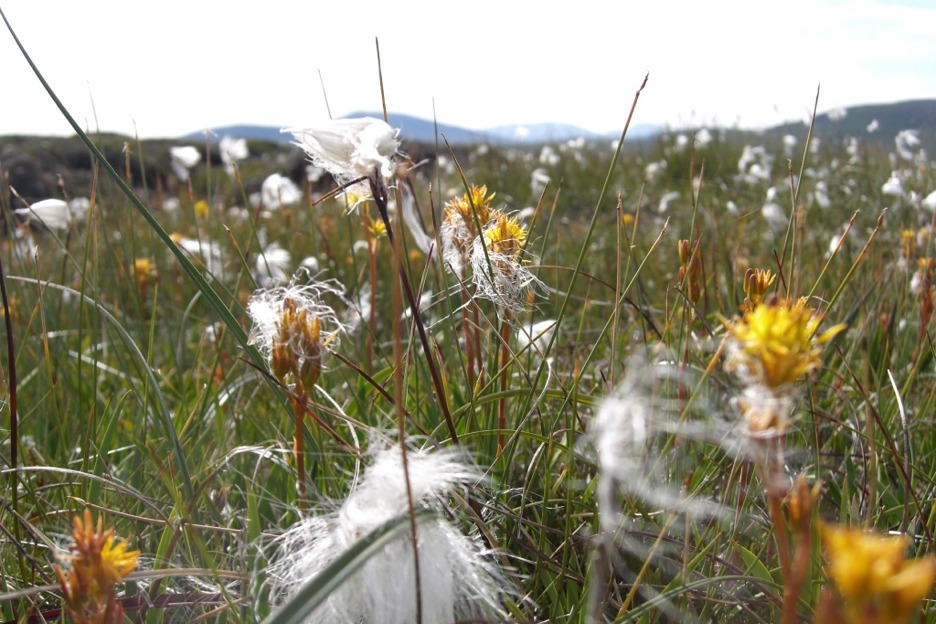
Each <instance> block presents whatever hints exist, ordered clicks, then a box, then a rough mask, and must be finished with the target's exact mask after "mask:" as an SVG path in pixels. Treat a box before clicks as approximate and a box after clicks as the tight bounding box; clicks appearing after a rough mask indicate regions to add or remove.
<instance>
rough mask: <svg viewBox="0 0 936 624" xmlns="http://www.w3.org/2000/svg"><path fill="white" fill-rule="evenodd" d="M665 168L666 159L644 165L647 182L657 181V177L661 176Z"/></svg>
mask: <svg viewBox="0 0 936 624" xmlns="http://www.w3.org/2000/svg"><path fill="white" fill-rule="evenodd" d="M665 169H666V161H665V160H659V161H656V162H652V163H648V164H647V166H646V167H644V177H645V178H646V179H647V182H651V183H652V182H656V180H657V178H659V177H660V174H661V173H663V171H664V170H665Z"/></svg>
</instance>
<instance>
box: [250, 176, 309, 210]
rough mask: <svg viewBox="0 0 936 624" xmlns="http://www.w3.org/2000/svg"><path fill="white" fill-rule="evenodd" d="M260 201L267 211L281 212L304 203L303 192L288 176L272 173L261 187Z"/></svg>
mask: <svg viewBox="0 0 936 624" xmlns="http://www.w3.org/2000/svg"><path fill="white" fill-rule="evenodd" d="M260 200H261V201H262V202H263V207H264V208H266V209H267V210H279V209H280V208H282V207H283V206H291V205H293V204H298V203H299V202H300V201H302V191H300V190H299V187H298V186H296V183H295V182H293V181H292V180H290V179H289V178H287V177H286V176H284V175H280V174H278V173H272V174H270V175H269V176H267V178H266V180H264V181H263V184H262V185H261V186H260Z"/></svg>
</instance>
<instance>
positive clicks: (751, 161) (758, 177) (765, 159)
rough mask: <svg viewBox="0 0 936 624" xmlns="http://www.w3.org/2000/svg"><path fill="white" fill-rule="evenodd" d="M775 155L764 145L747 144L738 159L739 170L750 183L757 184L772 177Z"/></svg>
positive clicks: (742, 176)
mask: <svg viewBox="0 0 936 624" xmlns="http://www.w3.org/2000/svg"><path fill="white" fill-rule="evenodd" d="M771 167H773V156H771V155H770V154H768V153H767V149H766V148H765V147H764V146H763V145H758V146H755V147H752V146H750V145H745V146H744V149H743V150H742V151H741V158H739V159H738V172H739V173H740V174H741V179H742V180H743V181H745V182H747V183H748V184H757V183H758V182H762V181H765V180H769V179H770V169H771Z"/></svg>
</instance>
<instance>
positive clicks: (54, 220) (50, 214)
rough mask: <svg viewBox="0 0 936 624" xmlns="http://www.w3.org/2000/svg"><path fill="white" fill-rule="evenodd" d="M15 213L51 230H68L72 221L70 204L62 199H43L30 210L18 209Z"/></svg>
mask: <svg viewBox="0 0 936 624" xmlns="http://www.w3.org/2000/svg"><path fill="white" fill-rule="evenodd" d="M13 212H14V213H15V214H18V215H19V216H21V217H25V218H26V219H29V220H30V221H32V222H34V223H41V224H42V225H44V226H46V227H47V228H49V229H50V230H67V229H68V224H69V222H70V221H71V211H69V209H68V203H67V202H65V201H63V200H61V199H43V200H42V201H37V202H36V203H34V204H30V206H29V208H17V209H16V210H14V211H13Z"/></svg>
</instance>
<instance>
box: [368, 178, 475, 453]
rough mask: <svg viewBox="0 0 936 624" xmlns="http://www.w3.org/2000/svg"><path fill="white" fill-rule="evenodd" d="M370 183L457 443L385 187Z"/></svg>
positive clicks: (437, 392)
mask: <svg viewBox="0 0 936 624" xmlns="http://www.w3.org/2000/svg"><path fill="white" fill-rule="evenodd" d="M370 185H371V195H372V196H373V198H374V203H375V204H377V210H378V211H379V212H380V218H381V219H382V220H383V222H384V225H385V226H386V228H387V238H388V239H389V241H390V246H391V247H392V249H393V258H394V264H395V265H396V269H397V274H398V275H399V276H400V282H401V284H402V286H403V293H404V294H405V295H406V300H407V302H408V303H409V308H410V311H411V312H412V314H413V324H414V325H415V326H416V332H417V333H418V335H419V342H420V344H421V345H422V349H423V355H424V357H425V360H426V365H427V366H428V367H429V376H430V377H431V378H432V384H433V386H434V388H435V394H436V400H438V402H439V407H440V408H441V409H442V417H443V418H444V419H445V425H446V427H448V431H449V435H450V436H451V438H452V441H453V442H455V443H456V444H458V431H457V430H456V429H455V422H454V421H453V420H452V413H451V411H449V405H448V400H447V399H446V396H445V388H444V386H443V384H442V378H441V377H440V376H439V371H438V368H437V366H436V361H435V356H434V355H433V353H432V347H431V346H430V345H429V338H428V337H427V336H426V328H425V326H424V325H423V322H422V315H421V314H420V311H419V303H418V302H417V300H416V296H415V295H414V293H413V287H412V285H411V284H410V281H409V276H408V275H407V273H406V267H405V266H404V264H403V258H402V252H401V250H400V249H399V247H398V246H397V245H398V241H397V239H396V237H395V236H394V234H393V226H392V225H391V224H390V215H389V213H388V212H387V196H386V193H385V192H384V191H385V188H380V187H379V186H378V185H377V184H376V183H375V182H374V180H373V179H370Z"/></svg>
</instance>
